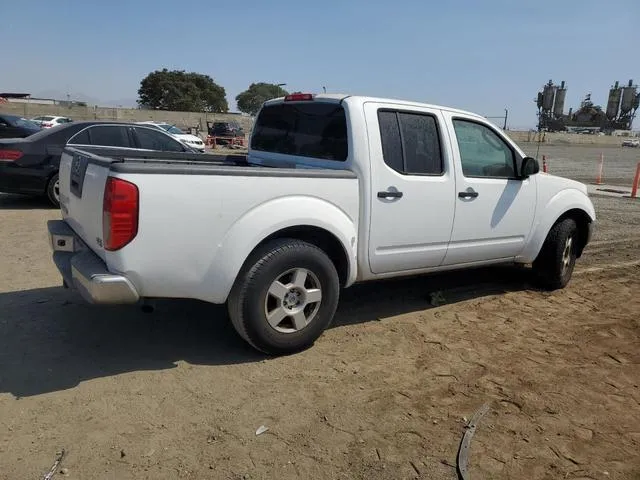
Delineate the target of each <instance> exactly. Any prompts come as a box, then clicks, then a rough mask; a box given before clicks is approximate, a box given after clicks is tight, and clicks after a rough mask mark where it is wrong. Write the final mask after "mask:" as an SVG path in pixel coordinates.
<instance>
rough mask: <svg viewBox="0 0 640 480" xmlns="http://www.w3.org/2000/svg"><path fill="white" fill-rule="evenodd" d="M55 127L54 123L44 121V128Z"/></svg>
mask: <svg viewBox="0 0 640 480" xmlns="http://www.w3.org/2000/svg"><path fill="white" fill-rule="evenodd" d="M51 127H53V123H43V124H42V128H51Z"/></svg>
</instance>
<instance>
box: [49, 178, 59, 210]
mask: <svg viewBox="0 0 640 480" xmlns="http://www.w3.org/2000/svg"><path fill="white" fill-rule="evenodd" d="M47 199H48V200H49V202H50V203H51V204H52V205H53V206H54V207H56V208H57V207H59V206H60V179H59V178H58V174H57V173H56V174H54V175H53V176H52V177H51V178H50V179H49V183H48V184H47Z"/></svg>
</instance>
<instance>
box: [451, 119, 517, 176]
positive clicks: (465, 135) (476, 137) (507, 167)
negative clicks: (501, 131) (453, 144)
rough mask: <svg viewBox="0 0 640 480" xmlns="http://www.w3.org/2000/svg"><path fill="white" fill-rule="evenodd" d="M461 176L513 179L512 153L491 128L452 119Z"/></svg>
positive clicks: (513, 158) (513, 162) (513, 161)
mask: <svg viewBox="0 0 640 480" xmlns="http://www.w3.org/2000/svg"><path fill="white" fill-rule="evenodd" d="M453 127H454V129H455V132H456V138H457V141H458V148H459V150H460V160H461V162H462V173H463V174H464V176H465V177H491V178H515V177H516V169H515V154H514V153H513V150H511V148H510V147H509V145H507V143H506V142H505V141H504V140H503V139H501V138H500V137H499V136H498V135H497V134H496V133H495V132H494V131H493V130H492V129H491V128H489V127H487V126H485V125H482V124H480V123H476V122H472V121H468V120H459V119H456V120H453Z"/></svg>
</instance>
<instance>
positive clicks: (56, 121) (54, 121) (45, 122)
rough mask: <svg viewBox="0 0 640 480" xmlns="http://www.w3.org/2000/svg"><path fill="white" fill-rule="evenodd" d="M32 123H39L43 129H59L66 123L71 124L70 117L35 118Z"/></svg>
mask: <svg viewBox="0 0 640 480" xmlns="http://www.w3.org/2000/svg"><path fill="white" fill-rule="evenodd" d="M31 121H32V122H34V123H37V124H38V125H40V126H41V127H42V128H52V127H57V126H58V125H63V124H65V123H71V122H73V120H71V119H70V118H69V117H53V116H48V115H47V116H42V117H34V118H32V119H31Z"/></svg>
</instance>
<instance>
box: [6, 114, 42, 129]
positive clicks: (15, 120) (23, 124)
mask: <svg viewBox="0 0 640 480" xmlns="http://www.w3.org/2000/svg"><path fill="white" fill-rule="evenodd" d="M6 119H7V121H8V122H9V124H10V125H12V126H14V127H20V128H24V129H26V130H33V131H38V130H40V126H39V125H37V124H36V123H34V122H32V121H31V120H27V119H26V118H22V117H14V116H8V117H6Z"/></svg>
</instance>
